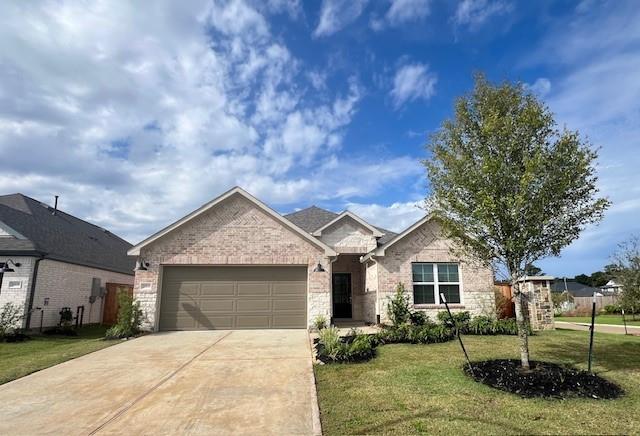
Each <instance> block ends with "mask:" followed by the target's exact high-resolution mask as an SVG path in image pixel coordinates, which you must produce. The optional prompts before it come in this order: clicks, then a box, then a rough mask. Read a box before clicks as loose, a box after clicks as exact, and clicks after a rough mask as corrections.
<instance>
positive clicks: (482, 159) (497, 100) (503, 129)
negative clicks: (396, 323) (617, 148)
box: [424, 75, 609, 369]
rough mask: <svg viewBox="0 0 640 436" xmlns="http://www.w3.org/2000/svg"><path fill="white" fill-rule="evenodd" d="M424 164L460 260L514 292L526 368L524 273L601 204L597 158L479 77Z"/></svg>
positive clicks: (519, 92) (531, 101)
mask: <svg viewBox="0 0 640 436" xmlns="http://www.w3.org/2000/svg"><path fill="white" fill-rule="evenodd" d="M427 149H428V150H429V151H430V152H431V155H432V158H431V159H428V160H425V162H424V164H425V166H426V169H427V176H428V179H429V181H430V184H431V189H432V199H431V201H432V202H433V205H434V206H435V211H436V213H437V214H438V215H439V217H440V219H441V222H442V226H443V230H444V231H445V233H446V234H447V235H448V236H449V237H450V238H452V239H453V240H454V241H456V242H458V245H459V246H460V247H461V250H462V252H463V253H464V254H470V255H474V256H476V257H478V258H480V259H482V260H483V261H485V262H486V263H487V264H493V265H494V266H495V267H500V268H501V269H503V270H504V271H506V272H507V273H508V275H509V280H510V282H511V285H512V287H513V293H514V299H515V303H516V304H515V306H516V321H517V325H518V336H519V338H520V354H521V361H522V366H523V367H524V368H525V369H528V368H529V346H528V334H527V327H528V326H527V323H528V316H527V314H528V308H527V298H528V296H527V295H525V294H524V292H521V291H520V288H519V282H518V280H519V279H520V278H521V277H522V276H523V275H524V272H525V269H526V267H527V265H530V264H532V263H533V262H535V261H537V260H539V259H541V258H544V257H547V256H557V255H558V254H560V250H562V248H564V247H566V246H567V245H569V244H570V243H571V242H572V241H574V240H575V239H576V238H578V236H579V235H580V232H581V231H582V230H583V228H584V227H585V226H586V225H587V224H590V223H595V222H598V221H600V220H601V219H602V216H603V213H604V211H605V210H606V208H607V207H608V205H609V202H608V201H607V200H606V199H604V198H598V188H597V186H596V181H597V176H596V171H595V167H594V163H595V160H596V158H597V153H596V151H594V150H593V149H592V148H591V147H590V146H589V144H588V143H587V142H586V141H584V140H582V139H581V138H580V136H579V134H578V132H573V131H568V130H566V129H565V130H559V129H558V128H557V125H556V122H555V121H554V118H553V114H552V113H551V112H550V111H549V109H548V108H547V107H546V106H545V105H544V104H543V103H542V102H540V101H538V100H537V99H536V97H535V96H534V95H533V94H531V93H530V92H529V91H528V90H527V89H526V88H525V86H524V85H522V84H520V83H515V84H514V83H508V82H507V83H503V84H500V85H494V84H491V83H489V82H488V81H487V80H486V79H485V78H484V76H482V75H478V76H477V77H476V80H475V88H474V90H473V91H472V92H471V93H470V94H468V95H465V96H463V97H461V98H459V99H458V100H457V101H456V103H455V116H454V118H453V119H451V120H447V121H445V122H444V123H443V125H442V128H441V129H440V130H439V131H438V132H437V133H435V134H434V135H433V136H432V138H431V140H430V141H429V143H428V144H427Z"/></svg>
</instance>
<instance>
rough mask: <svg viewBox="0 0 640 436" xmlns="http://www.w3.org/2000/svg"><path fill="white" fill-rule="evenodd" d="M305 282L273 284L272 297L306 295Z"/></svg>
mask: <svg viewBox="0 0 640 436" xmlns="http://www.w3.org/2000/svg"><path fill="white" fill-rule="evenodd" d="M306 289H307V283H306V282H290V283H286V282H274V283H273V285H272V293H273V295H300V294H303V293H306Z"/></svg>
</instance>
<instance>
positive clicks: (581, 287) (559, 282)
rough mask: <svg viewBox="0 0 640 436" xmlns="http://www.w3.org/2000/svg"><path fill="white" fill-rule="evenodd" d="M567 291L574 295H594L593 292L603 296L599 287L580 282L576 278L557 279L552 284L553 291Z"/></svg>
mask: <svg viewBox="0 0 640 436" xmlns="http://www.w3.org/2000/svg"><path fill="white" fill-rule="evenodd" d="M565 291H567V292H568V293H569V295H571V296H572V297H593V293H594V292H595V293H596V295H598V296H602V292H601V291H600V289H598V288H594V287H592V286H588V285H585V284H582V283H578V282H576V281H575V280H569V279H561V278H560V279H555V280H554V282H553V283H552V284H551V292H557V293H563V292H565Z"/></svg>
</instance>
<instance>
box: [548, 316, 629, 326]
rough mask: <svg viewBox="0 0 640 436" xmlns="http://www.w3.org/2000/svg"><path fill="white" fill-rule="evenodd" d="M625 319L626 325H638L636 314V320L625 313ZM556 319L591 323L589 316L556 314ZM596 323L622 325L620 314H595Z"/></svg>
mask: <svg viewBox="0 0 640 436" xmlns="http://www.w3.org/2000/svg"><path fill="white" fill-rule="evenodd" d="M625 318H626V319H627V325H637V326H640V319H638V317H637V316H636V320H635V321H634V320H633V317H632V316H630V315H627V316H626V317H625ZM555 320H556V321H565V322H584V323H591V317H590V316H556V317H555ZM596 324H614V325H623V324H624V323H623V322H622V315H596Z"/></svg>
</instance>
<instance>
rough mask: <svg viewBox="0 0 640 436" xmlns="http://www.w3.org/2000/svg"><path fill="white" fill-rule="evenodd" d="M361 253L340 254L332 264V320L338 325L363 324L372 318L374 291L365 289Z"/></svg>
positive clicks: (346, 326)
mask: <svg viewBox="0 0 640 436" xmlns="http://www.w3.org/2000/svg"><path fill="white" fill-rule="evenodd" d="M360 256H361V254H340V255H338V259H337V260H336V261H335V262H334V263H333V265H332V270H331V272H332V277H331V301H332V303H331V306H332V307H331V314H332V318H331V320H332V324H334V325H336V326H338V327H340V328H353V327H364V326H366V325H367V324H369V325H370V324H373V323H375V322H376V319H375V304H376V295H375V292H367V286H366V278H365V266H364V265H363V264H362V263H360Z"/></svg>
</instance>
